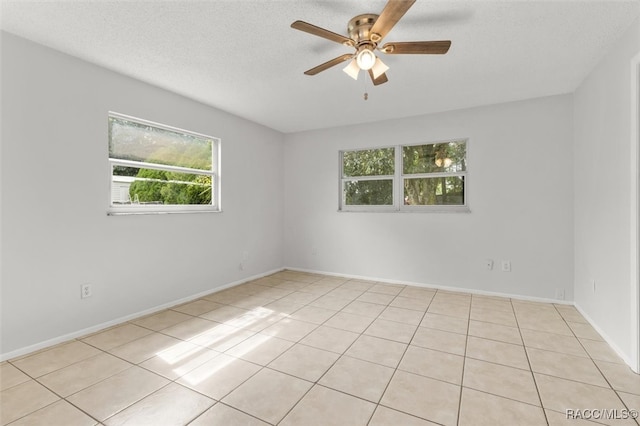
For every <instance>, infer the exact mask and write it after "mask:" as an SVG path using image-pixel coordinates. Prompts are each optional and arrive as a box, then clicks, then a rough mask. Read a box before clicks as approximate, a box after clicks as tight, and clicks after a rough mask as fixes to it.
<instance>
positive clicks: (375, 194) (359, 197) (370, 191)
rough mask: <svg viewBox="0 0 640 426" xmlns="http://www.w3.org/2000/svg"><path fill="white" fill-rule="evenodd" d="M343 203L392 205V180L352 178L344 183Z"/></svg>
mask: <svg viewBox="0 0 640 426" xmlns="http://www.w3.org/2000/svg"><path fill="white" fill-rule="evenodd" d="M344 196H345V198H344V199H345V205H348V206H390V205H393V180H391V179H384V180H360V181H358V180H353V181H347V182H345V183H344Z"/></svg>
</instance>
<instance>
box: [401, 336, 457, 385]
mask: <svg viewBox="0 0 640 426" xmlns="http://www.w3.org/2000/svg"><path fill="white" fill-rule="evenodd" d="M463 364H464V357H462V356H459V355H453V354H450V353H446V352H441V351H435V350H431V349H424V348H420V347H417V346H413V345H409V347H408V348H407V351H406V352H405V354H404V357H403V358H402V361H400V365H399V366H398V369H400V370H403V371H408V372H410V373H415V374H419V375H421V376H426V377H431V378H432V379H438V380H442V381H444V382H449V383H453V384H456V385H459V384H461V383H462V366H463Z"/></svg>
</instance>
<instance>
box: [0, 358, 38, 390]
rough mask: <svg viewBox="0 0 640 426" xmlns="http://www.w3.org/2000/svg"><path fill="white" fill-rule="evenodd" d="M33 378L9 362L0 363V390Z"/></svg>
mask: <svg viewBox="0 0 640 426" xmlns="http://www.w3.org/2000/svg"><path fill="white" fill-rule="evenodd" d="M30 379H31V378H30V377H29V376H27V375H26V374H24V373H23V372H22V371H20V370H18V369H17V368H16V367H14V366H13V365H11V364H9V363H8V362H5V363H2V365H0V392H1V391H3V390H5V389H9V388H10V387H13V386H16V385H19V384H20V383H24V382H27V381H29V380H30Z"/></svg>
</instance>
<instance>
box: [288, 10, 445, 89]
mask: <svg viewBox="0 0 640 426" xmlns="http://www.w3.org/2000/svg"><path fill="white" fill-rule="evenodd" d="M415 1H416V0H389V1H388V2H387V4H386V6H385V7H384V9H383V10H382V12H381V13H380V15H376V14H373V13H366V14H362V15H357V16H355V17H353V18H351V20H350V21H349V23H348V24H347V32H348V33H349V37H345V36H343V35H340V34H337V33H334V32H332V31H329V30H325V29H324V28H320V27H318V26H315V25H313V24H309V23H307V22H303V21H295V22H294V23H293V24H291V27H292V28H294V29H296V30H299V31H304V32H306V33H309V34H312V35H315V36H318V37H322V38H325V39H327V40H330V41H333V42H336V43H340V44H343V45H344V46H347V47H353V48H355V50H356V51H355V53H353V54H345V55H341V56H338V57H337V58H334V59H331V60H329V61H327V62H325V63H323V64H321V65H318V66H316V67H314V68H311V69H309V70H307V71H305V72H304V73H305V74H306V75H316V74H318V73H320V72H322V71H324V70H327V69H329V68H331V67H333V66H335V65H338V64H340V63H342V62H344V61H347V60H350V62H349V64H348V65H347V66H346V67H344V68H343V71H344V72H345V73H346V74H348V75H349V76H350V77H351V78H353V79H354V80H357V79H358V74H359V73H360V70H363V71H365V72H368V74H369V77H370V78H371V81H372V82H373V85H374V86H378V85H380V84H383V83H386V82H387V81H388V78H387V75H386V72H387V70H388V69H389V67H388V66H387V65H385V64H384V62H382V60H380V58H378V57H377V56H376V54H375V51H376V50H378V51H380V52H382V53H385V54H387V55H397V54H423V55H424V54H426V55H443V54H445V53H447V52H448V51H449V48H450V47H451V41H449V40H439V41H405V42H394V43H386V44H385V45H384V46H382V47H378V44H379V43H380V42H381V41H382V39H383V38H384V37H385V36H386V35H387V34H388V33H389V31H391V29H392V28H393V27H394V26H395V25H396V24H397V23H398V21H399V20H400V18H402V17H403V16H404V14H405V13H406V12H407V11H408V10H409V8H410V7H411V6H412V5H413V3H415ZM365 99H366V97H365Z"/></svg>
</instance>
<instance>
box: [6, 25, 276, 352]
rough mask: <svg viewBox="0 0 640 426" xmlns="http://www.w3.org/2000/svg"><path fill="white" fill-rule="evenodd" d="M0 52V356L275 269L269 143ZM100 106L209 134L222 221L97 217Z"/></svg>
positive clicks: (144, 93)
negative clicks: (88, 288) (89, 292)
mask: <svg viewBox="0 0 640 426" xmlns="http://www.w3.org/2000/svg"><path fill="white" fill-rule="evenodd" d="M1 51H2V76H1V78H2V163H1V166H2V167H1V173H2V180H1V184H2V187H1V190H2V223H1V224H2V287H1V289H2V293H1V298H2V302H1V309H2V317H1V318H2V330H1V333H0V334H1V336H2V340H1V346H0V354H10V353H12V352H13V353H16V351H18V352H19V351H20V350H21V349H23V348H27V347H31V345H38V344H39V343H41V342H44V341H47V340H48V339H56V338H58V337H59V336H63V335H66V334H68V333H74V332H77V331H78V330H82V329H85V328H88V327H92V326H96V325H98V324H102V323H105V322H108V321H112V320H114V319H117V318H121V317H123V316H126V315H131V314H134V313H136V312H140V311H143V310H146V309H150V308H153V307H155V306H158V305H162V304H164V303H169V302H171V301H175V300H178V299H181V298H185V297H189V296H190V295H194V294H197V293H199V292H203V291H206V290H211V289H214V288H216V287H218V286H221V285H225V284H228V283H230V282H234V281H238V280H241V279H243V278H246V277H249V276H253V275H257V274H260V273H265V272H268V271H271V270H274V269H278V268H281V266H282V217H283V209H282V202H283V181H282V158H283V152H282V146H283V142H282V141H283V135H282V134H281V133H278V132H275V131H273V130H270V129H267V128H265V127H262V126H259V125H257V124H254V123H251V122H249V121H246V120H243V119H240V118H238V117H235V116H232V115H230V114H227V113H225V112H222V111H219V110H216V109H213V108H210V107H206V106H204V105H202V104H199V103H196V102H194V101H191V100H188V99H186V98H183V97H180V96H178V95H175V94H172V93H170V92H167V91H164V90H161V89H158V88H156V87H152V86H149V85H146V84H144V83H141V82H139V81H136V80H133V79H130V78H127V77H124V76H122V75H119V74H116V73H114V72H111V71H108V70H105V69H104V68H100V67H97V66H94V65H90V64H88V63H86V62H83V61H80V60H78V59H74V58H72V57H70V56H66V55H63V54H60V53H58V52H55V51H53V50H50V49H47V48H44V47H42V46H39V45H36V44H33V43H31V42H28V41H26V40H24V39H20V38H17V37H14V36H12V35H10V34H7V33H2V46H1ZM185 78H188V76H185ZM109 110H112V111H116V112H120V113H123V114H128V115H132V116H136V117H140V118H144V119H147V120H152V121H156V122H160V123H165V124H168V125H171V126H176V127H180V128H184V129H189V130H192V131H195V132H200V133H204V134H210V135H212V136H216V137H220V138H222V188H223V193H222V197H223V198H222V206H223V210H224V212H223V213H218V214H184V215H180V214H177V215H155V216H150V215H145V216H118V217H112V216H109V217H108V216H107V215H106V208H107V200H108V191H109V186H108V182H109V168H108V165H107V156H108V145H107V112H108V111H109ZM245 250H246V251H248V252H249V262H248V264H247V268H246V269H245V270H244V271H240V270H239V268H238V265H239V263H240V260H241V253H242V252H243V251H245ZM81 283H90V284H91V285H92V286H93V297H92V298H90V299H85V300H80V285H81Z"/></svg>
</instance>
